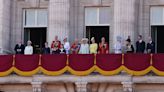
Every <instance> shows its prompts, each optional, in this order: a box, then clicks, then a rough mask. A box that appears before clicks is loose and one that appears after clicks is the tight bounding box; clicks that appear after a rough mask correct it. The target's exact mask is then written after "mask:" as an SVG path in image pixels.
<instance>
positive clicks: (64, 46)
mask: <svg viewBox="0 0 164 92" xmlns="http://www.w3.org/2000/svg"><path fill="white" fill-rule="evenodd" d="M90 42H91V44H89V40H88V39H87V38H82V39H81V41H79V40H78V39H75V41H74V42H73V44H70V43H69V41H68V39H67V38H64V40H63V43H62V42H61V41H60V40H59V39H58V36H55V39H54V41H52V43H51V47H49V46H48V42H45V44H44V48H42V54H108V53H109V44H108V43H107V42H106V40H105V38H104V37H102V38H101V42H100V43H96V41H95V38H94V37H92V38H91V41H90ZM125 42H126V43H125V44H123V42H122V39H121V37H117V42H116V43H115V44H114V47H113V49H114V53H115V54H121V53H135V52H136V53H145V51H146V52H147V53H155V43H154V42H153V41H152V39H151V38H149V42H148V43H147V45H146V43H145V41H143V39H142V36H141V35H139V36H138V41H137V42H136V51H135V49H134V46H133V45H132V43H131V39H130V36H128V38H127V40H126V41H125ZM14 50H15V52H16V54H25V55H31V54H33V46H32V42H31V41H27V46H26V47H25V46H24V45H23V44H22V43H21V42H19V43H18V44H17V45H16V46H15V49H14Z"/></svg>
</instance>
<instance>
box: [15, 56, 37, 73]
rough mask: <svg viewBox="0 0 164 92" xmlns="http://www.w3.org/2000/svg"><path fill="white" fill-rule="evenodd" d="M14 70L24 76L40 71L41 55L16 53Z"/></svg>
mask: <svg viewBox="0 0 164 92" xmlns="http://www.w3.org/2000/svg"><path fill="white" fill-rule="evenodd" d="M14 71H15V72H16V73H17V74H18V75H22V76H31V75H34V74H36V73H37V72H38V71H39V55H16V56H15V68H14Z"/></svg>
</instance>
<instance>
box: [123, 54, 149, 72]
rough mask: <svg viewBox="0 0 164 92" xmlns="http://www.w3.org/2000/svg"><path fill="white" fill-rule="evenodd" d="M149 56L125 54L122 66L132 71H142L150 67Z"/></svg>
mask: <svg viewBox="0 0 164 92" xmlns="http://www.w3.org/2000/svg"><path fill="white" fill-rule="evenodd" d="M150 60H151V56H150V55H149V54H125V56H124V65H125V66H126V67H127V68H128V69H130V70H134V71H142V70H145V69H147V68H148V67H149V66H150Z"/></svg>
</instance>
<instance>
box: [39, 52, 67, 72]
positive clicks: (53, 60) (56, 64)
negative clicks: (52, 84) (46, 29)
mask: <svg viewBox="0 0 164 92" xmlns="http://www.w3.org/2000/svg"><path fill="white" fill-rule="evenodd" d="M66 62H67V55H65V54H56V55H43V56H42V59H41V66H42V67H43V68H44V69H46V70H48V71H59V70H61V69H63V68H64V67H65V66H66Z"/></svg>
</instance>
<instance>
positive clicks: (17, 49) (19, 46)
mask: <svg viewBox="0 0 164 92" xmlns="http://www.w3.org/2000/svg"><path fill="white" fill-rule="evenodd" d="M24 49H25V46H24V44H22V42H21V41H20V42H19V43H18V44H16V45H15V48H14V50H15V54H24Z"/></svg>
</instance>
